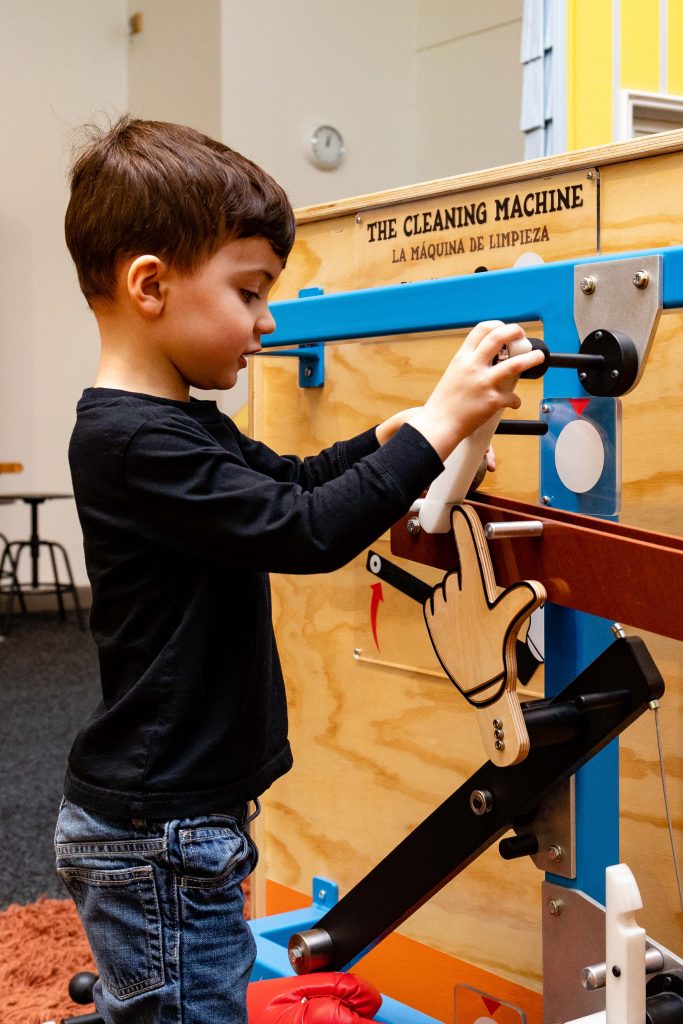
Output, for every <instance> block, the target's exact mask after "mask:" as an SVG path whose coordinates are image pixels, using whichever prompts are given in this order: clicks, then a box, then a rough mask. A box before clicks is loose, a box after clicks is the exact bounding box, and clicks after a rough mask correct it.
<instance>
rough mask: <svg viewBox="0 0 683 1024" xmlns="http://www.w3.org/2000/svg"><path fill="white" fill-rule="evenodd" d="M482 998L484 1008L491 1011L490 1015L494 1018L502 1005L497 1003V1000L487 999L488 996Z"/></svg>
mask: <svg viewBox="0 0 683 1024" xmlns="http://www.w3.org/2000/svg"><path fill="white" fill-rule="evenodd" d="M481 998H482V999H483V1001H484V1006H485V1007H486V1009H487V1010H488V1011H489V1013H490V1014H491V1016H492V1017H493V1015H494V1013H495V1012H496V1010H497V1009H498V1007H499V1006H500V1003H497V1002H496V1000H495V999H487V998H486V996H482V997H481Z"/></svg>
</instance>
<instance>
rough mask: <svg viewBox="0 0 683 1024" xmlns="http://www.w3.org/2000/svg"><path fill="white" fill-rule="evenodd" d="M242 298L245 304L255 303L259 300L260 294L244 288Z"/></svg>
mask: <svg viewBox="0 0 683 1024" xmlns="http://www.w3.org/2000/svg"><path fill="white" fill-rule="evenodd" d="M242 298H243V299H244V301H245V302H253V301H254V299H258V298H259V293H258V292H250V291H249V289H248V288H242Z"/></svg>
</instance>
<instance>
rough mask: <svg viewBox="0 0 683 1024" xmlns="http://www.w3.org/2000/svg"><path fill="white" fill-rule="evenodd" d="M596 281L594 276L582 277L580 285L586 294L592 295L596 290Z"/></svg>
mask: <svg viewBox="0 0 683 1024" xmlns="http://www.w3.org/2000/svg"><path fill="white" fill-rule="evenodd" d="M595 285H596V281H595V278H594V277H582V278H581V284H580V285H579V287H580V288H581V291H582V292H583V294H584V295H592V294H593V292H594V291H595Z"/></svg>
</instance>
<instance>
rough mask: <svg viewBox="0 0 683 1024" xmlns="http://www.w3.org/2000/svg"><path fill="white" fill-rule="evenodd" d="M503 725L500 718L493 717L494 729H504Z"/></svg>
mask: <svg viewBox="0 0 683 1024" xmlns="http://www.w3.org/2000/svg"><path fill="white" fill-rule="evenodd" d="M502 727H503V723H502V722H501V720H500V718H494V719H493V728H494V729H502Z"/></svg>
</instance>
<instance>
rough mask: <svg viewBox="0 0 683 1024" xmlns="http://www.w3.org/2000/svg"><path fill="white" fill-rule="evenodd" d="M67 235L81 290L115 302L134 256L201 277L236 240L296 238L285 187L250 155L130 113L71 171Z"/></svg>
mask: <svg viewBox="0 0 683 1024" xmlns="http://www.w3.org/2000/svg"><path fill="white" fill-rule="evenodd" d="M70 180H71V199H70V201H69V205H68V208H67V211H66V219H65V233H66V243H67V245H68V247H69V252H70V253H71V255H72V257H73V260H74V263H75V264H76V269H77V271H78V280H79V283H80V286H81V290H82V291H83V294H84V295H85V297H86V299H87V300H88V303H89V304H92V300H93V299H104V300H110V299H113V298H114V297H115V295H116V271H117V267H118V265H119V262H120V261H121V260H122V259H124V258H127V257H131V256H139V255H142V254H144V253H151V254H153V255H156V256H159V257H160V258H161V259H163V260H165V261H166V262H168V263H169V264H170V265H171V266H173V267H174V268H175V269H177V270H179V271H181V272H187V273H192V272H193V271H194V270H196V269H197V268H198V267H199V266H201V264H202V263H203V262H204V261H205V260H207V259H209V258H210V257H211V256H213V254H214V253H215V252H217V251H218V249H219V248H220V247H221V246H222V245H224V244H225V242H227V241H229V240H230V239H231V238H252V237H260V238H265V239H266V240H267V241H269V242H270V244H271V246H272V247H273V251H274V252H275V253H276V255H277V256H279V257H280V258H281V259H282V260H283V261H284V260H285V259H286V258H287V256H288V255H289V252H290V250H291V248H292V245H293V243H294V231H295V223H294V214H293V212H292V207H291V205H290V203H289V200H288V199H287V196H286V195H285V192H284V190H283V189H282V188H281V187H280V186H279V185H278V184H277V182H275V181H274V180H273V179H272V178H271V177H270V175H268V174H266V172H265V171H263V170H261V168H260V167H258V166H257V165H256V164H254V163H252V161H251V160H247V159H246V157H243V156H241V155H240V154H239V153H236V152H235V151H234V150H232V149H229V148H228V147H227V146H224V145H223V144H222V143H220V142H216V141H214V140H213V139H211V138H209V137H208V136H207V135H203V134H202V133H201V132H198V131H195V130H194V129H193V128H186V127H183V126H182V125H177V124H168V123H166V122H163V121H140V120H134V119H132V118H130V117H128V116H124V117H121V118H120V119H119V120H118V121H117V122H116V123H115V124H114V125H113V126H112V127H111V129H109V130H108V131H102V130H100V129H97V128H92V129H90V134H89V140H88V142H87V144H86V145H85V147H84V148H83V149H82V151H81V152H80V154H79V155H78V156H77V158H76V160H75V162H74V164H73V166H72V168H71V179H70Z"/></svg>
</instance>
